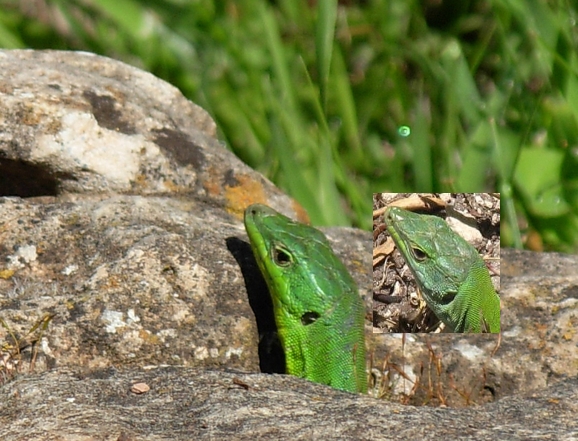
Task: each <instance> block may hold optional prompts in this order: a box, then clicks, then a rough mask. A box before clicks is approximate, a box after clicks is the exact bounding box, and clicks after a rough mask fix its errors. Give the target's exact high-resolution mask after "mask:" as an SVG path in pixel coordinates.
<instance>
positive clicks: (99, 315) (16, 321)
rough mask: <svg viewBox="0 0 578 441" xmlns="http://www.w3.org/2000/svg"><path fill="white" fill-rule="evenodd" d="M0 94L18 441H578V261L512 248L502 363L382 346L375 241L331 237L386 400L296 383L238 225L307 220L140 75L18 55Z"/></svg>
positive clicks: (162, 86) (2, 353)
mask: <svg viewBox="0 0 578 441" xmlns="http://www.w3.org/2000/svg"><path fill="white" fill-rule="evenodd" d="M0 100H1V102H2V103H3V106H2V108H1V109H0V311H1V312H0V344H1V346H0V439H2V440H93V439H94V440H96V439H98V440H103V439H106V440H108V439H111V440H132V439H134V440H149V439H150V440H160V439H175V440H179V439H183V440H185V439H255V438H261V439H316V438H320V437H324V438H330V439H425V438H434V437H437V438H445V439H489V438H493V439H512V440H515V439H528V438H532V437H533V438H535V439H567V440H570V439H576V438H578V428H577V425H576V422H575V421H576V419H575V414H576V404H575V399H574V398H573V397H575V396H576V394H577V392H578V391H577V389H578V385H577V382H576V379H575V377H576V374H577V372H578V336H577V333H576V322H577V320H578V314H577V309H578V305H577V303H578V299H577V298H578V296H577V295H576V292H577V290H578V288H577V286H578V279H577V276H576V275H575V274H576V272H575V271H574V269H575V268H576V267H577V264H578V259H577V258H576V257H574V256H561V255H555V254H552V255H539V254H532V253H523V252H512V251H508V250H502V260H503V261H502V265H501V268H502V271H503V274H502V276H503V277H502V280H501V292H500V295H501V300H502V307H503V313H502V326H503V334H502V338H501V342H500V345H499V347H497V344H498V341H497V340H496V336H463V335H457V336H454V335H444V336H441V335H427V336H415V335H414V336H405V337H402V336H400V335H380V336H375V338H374V335H373V334H372V332H371V326H370V321H371V320H370V319H371V305H370V304H369V302H370V299H369V297H370V296H369V289H370V287H371V274H370V271H371V263H370V259H371V241H370V238H371V236H370V234H369V233H367V232H362V231H356V230H352V229H327V230H325V231H326V233H327V235H328V237H329V239H330V241H331V242H332V244H333V245H334V248H335V250H336V252H337V254H338V255H339V256H341V257H342V258H343V260H344V261H345V262H346V264H347V265H348V267H349V268H350V270H351V272H352V274H353V276H354V278H355V279H356V281H357V282H358V284H359V286H360V293H361V294H362V295H366V297H367V298H368V305H367V306H368V308H367V311H368V314H367V327H366V329H367V337H368V339H367V340H368V343H367V344H368V348H369V354H370V359H369V360H368V364H369V365H370V366H369V367H370V371H371V373H372V375H373V376H374V378H376V379H377V384H376V386H375V387H374V388H372V389H371V391H370V394H369V395H370V396H367V397H362V396H356V395H353V394H345V393H341V392H339V391H335V390H332V389H330V388H328V387H324V386H321V385H315V384H311V383H309V382H308V381H305V380H301V379H298V378H293V377H289V376H285V375H265V374H259V373H258V372H259V371H262V372H280V367H279V365H278V364H277V363H275V361H274V358H271V357H269V355H270V354H271V352H270V350H272V349H271V348H269V347H268V345H267V341H268V339H267V336H269V335H270V334H271V332H272V331H273V330H274V326H273V318H272V314H271V305H270V301H269V300H268V299H269V298H268V295H267V292H266V290H265V286H264V282H263V280H262V278H261V277H260V276H259V274H258V271H257V268H256V266H255V263H254V260H253V258H252V255H251V252H250V249H249V246H248V244H247V238H246V235H245V232H244V229H243V227H242V222H241V213H242V211H243V209H244V208H245V207H246V206H247V205H248V204H249V203H252V202H262V203H266V204H268V205H270V206H272V207H274V208H276V209H278V210H280V211H283V212H284V213H286V214H288V215H290V216H292V217H296V218H299V219H301V220H303V219H304V218H305V215H304V213H303V212H302V210H301V209H300V208H299V206H298V205H297V204H295V203H294V202H293V201H292V200H291V199H290V198H288V197H287V196H285V195H283V194H282V193H281V192H280V191H279V190H278V189H276V188H275V187H274V186H273V185H272V184H271V183H270V182H268V181H267V180H266V179H264V178H263V177H262V176H260V175H259V174H258V173H256V172H254V171H253V170H251V169H249V168H248V167H247V166H245V165H244V164H242V163H241V162H240V161H239V160H238V159H237V158H235V157H234V156H233V155H232V154H231V153H230V152H228V151H227V150H226V149H224V148H223V147H222V146H221V145H220V144H219V142H218V141H217V140H216V139H215V138H214V123H213V122H212V121H211V120H210V118H209V117H208V116H207V114H206V113H205V112H204V111H203V110H202V109H199V108H198V107H197V106H195V105H194V104H192V103H190V102H188V101H187V100H186V99H184V98H183V97H182V96H181V95H180V94H179V92H178V91H177V90H176V89H174V88H173V87H172V86H169V85H167V84H166V83H163V82H162V81H160V80H158V79H156V78H154V77H153V76H151V75H149V74H146V73H144V72H141V71H139V70H138V69H135V68H132V67H130V66H127V65H124V64H122V63H119V62H116V61H113V60H110V59H106V58H102V57H97V56H94V55H90V54H84V53H67V52H35V51H0ZM368 216H369V213H368ZM259 336H261V337H262V338H261V340H259ZM272 351H274V349H273V350H272ZM273 353H274V352H273ZM137 382H143V383H146V384H147V385H148V386H150V390H149V391H148V392H144V393H141V394H136V393H135V392H132V391H131V386H133V385H134V384H135V383H137ZM138 389H139V390H143V389H142V388H140V387H139V388H138ZM372 397H379V398H385V399H375V398H372ZM388 400H392V401H402V402H412V403H414V404H430V405H440V404H443V405H445V406H455V407H465V406H468V407H467V408H464V409H449V408H434V407H427V406H421V407H416V406H402V405H400V404H397V403H392V402H390V401H388ZM482 403H489V404H484V405H483V406H482V405H480V404H482Z"/></svg>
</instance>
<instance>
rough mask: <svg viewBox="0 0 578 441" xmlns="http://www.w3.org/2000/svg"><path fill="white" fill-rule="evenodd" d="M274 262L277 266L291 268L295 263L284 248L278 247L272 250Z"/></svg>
mask: <svg viewBox="0 0 578 441" xmlns="http://www.w3.org/2000/svg"><path fill="white" fill-rule="evenodd" d="M271 254H272V257H273V261H274V262H275V264H276V265H277V266H289V265H291V262H292V261H293V258H292V256H291V254H290V253H289V252H288V251H287V250H286V249H285V248H283V247H281V246H279V245H277V246H275V247H273V248H272V249H271Z"/></svg>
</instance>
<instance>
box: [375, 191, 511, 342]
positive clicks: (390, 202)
mask: <svg viewBox="0 0 578 441" xmlns="http://www.w3.org/2000/svg"><path fill="white" fill-rule="evenodd" d="M499 290H500V194H499V193H374V194H373V332H374V333H396V332H410V333H420V332H426V333H432V332H434V333H435V332H444V333H448V332H449V333H499V332H500V297H499Z"/></svg>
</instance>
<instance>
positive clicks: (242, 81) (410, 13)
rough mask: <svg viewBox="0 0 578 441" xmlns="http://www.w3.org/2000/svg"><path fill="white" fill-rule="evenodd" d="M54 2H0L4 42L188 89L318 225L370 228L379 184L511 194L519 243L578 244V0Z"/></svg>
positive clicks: (510, 238)
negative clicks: (76, 53)
mask: <svg viewBox="0 0 578 441" xmlns="http://www.w3.org/2000/svg"><path fill="white" fill-rule="evenodd" d="M45 1H46V3H45V4H46V5H47V7H46V8H45V9H43V8H36V11H32V10H28V11H23V10H21V9H20V4H22V3H24V2H19V1H16V0H0V46H2V47H6V48H14V47H34V48H58V49H64V48H69V49H82V50H89V51H93V52H96V53H100V54H103V55H107V56H110V57H113V58H117V59H120V60H123V61H126V62H128V63H131V64H133V65H136V66H138V67H141V68H143V69H146V70H148V71H151V72H153V73H154V74H155V75H157V76H159V77H161V78H164V79H166V80H167V81H169V82H171V83H173V84H175V85H176V86H177V87H179V88H180V89H181V90H182V91H183V93H184V94H185V95H186V96H187V97H188V98H190V99H191V100H193V101H195V102H196V103H198V104H199V105H201V106H202V107H204V108H205V109H207V110H208V111H209V112H210V113H211V115H212V116H213V117H214V118H215V120H216V122H217V124H218V127H219V136H220V138H221V139H223V140H224V141H225V142H226V144H227V146H228V147H229V148H230V149H231V150H232V151H233V152H234V153H235V154H236V155H237V156H239V157H240V158H241V159H242V160H243V161H245V162H246V163H247V164H249V165H250V166H252V167H254V168H255V169H257V170H259V171H261V172H263V173H264V174H265V175H267V176H268V177H269V178H271V179H272V180H273V181H274V182H275V183H277V184H278V185H279V186H280V187H282V188H284V189H285V190H286V191H287V192H288V193H290V194H291V195H292V196H294V197H295V198H296V199H297V200H299V201H300V202H301V204H302V205H303V206H304V207H305V208H306V209H307V210H308V211H309V213H310V215H311V218H312V221H313V223H314V224H317V225H329V224H332V225H355V226H359V227H362V228H366V229H369V227H370V222H371V215H370V213H371V201H372V197H371V195H372V193H374V192H383V191H393V192H406V191H419V192H429V191H436V192H445V191H456V192H480V191H488V192H490V191H491V192H495V191H499V192H501V194H502V199H503V203H504V204H503V209H504V210H503V213H504V220H503V228H502V241H503V244H504V245H507V246H518V247H519V246H523V245H525V244H527V243H533V244H534V245H533V247H534V248H538V249H556V250H563V251H572V252H575V251H576V250H577V249H578V56H577V54H578V25H577V24H576V22H577V21H578V10H577V7H576V6H575V3H574V2H571V1H570V0H551V1H545V0H532V1H525V0H494V1H481V0H480V1H475V0H470V1H468V0H444V1H443V2H441V3H439V4H438V3H437V2H427V1H423V2H418V1H407V0H392V1H383V0H381V1H378V0H367V1H357V2H353V1H350V2H344V3H347V4H348V6H338V5H337V3H336V2H335V1H329V0H319V1H318V2H316V4H315V5H313V6H310V4H314V2H309V1H305V0H278V1H269V2H267V1H256V0H237V1H225V0H223V1H211V0H196V1H192V0H191V1H185V0H114V1H113V0H92V1H86V0H82V1H81V0H66V1H65V0H51V1H48V0H45ZM428 4H429V5H432V6H429V7H426V6H423V5H428ZM435 5H437V6H435ZM436 8H437V9H436ZM25 13H26V15H25ZM528 238H533V240H532V241H530V242H528ZM536 238H538V239H539V240H538V241H536Z"/></svg>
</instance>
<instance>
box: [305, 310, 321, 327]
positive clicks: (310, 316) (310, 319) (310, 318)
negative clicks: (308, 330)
mask: <svg viewBox="0 0 578 441" xmlns="http://www.w3.org/2000/svg"><path fill="white" fill-rule="evenodd" d="M318 318H319V313H318V312H313V311H309V312H306V313H305V314H303V315H302V316H301V323H303V324H304V325H305V326H307V325H310V324H311V323H314V322H315V321H316V320H317V319H318Z"/></svg>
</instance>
